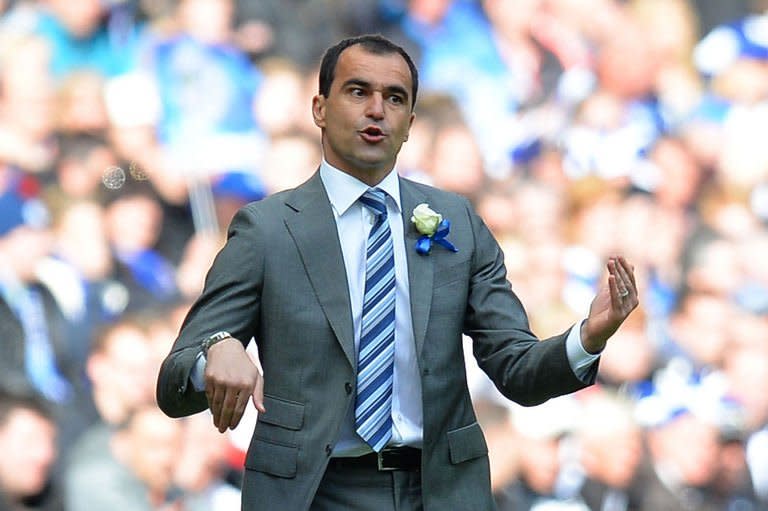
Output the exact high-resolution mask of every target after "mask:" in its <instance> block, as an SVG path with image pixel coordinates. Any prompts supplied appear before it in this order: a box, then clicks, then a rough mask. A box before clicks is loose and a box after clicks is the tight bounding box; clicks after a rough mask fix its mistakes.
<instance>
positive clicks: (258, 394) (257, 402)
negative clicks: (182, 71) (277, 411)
mask: <svg viewBox="0 0 768 511" xmlns="http://www.w3.org/2000/svg"><path fill="white" fill-rule="evenodd" d="M251 401H253V406H255V407H256V409H257V410H258V411H259V412H261V413H264V412H266V411H267V409H266V408H265V407H264V379H263V378H262V377H261V376H259V379H258V381H257V382H256V387H255V388H254V389H253V392H251Z"/></svg>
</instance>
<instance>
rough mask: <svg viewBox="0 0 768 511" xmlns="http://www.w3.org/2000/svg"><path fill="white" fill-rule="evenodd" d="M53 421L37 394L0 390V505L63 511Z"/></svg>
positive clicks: (11, 510) (12, 510)
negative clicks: (56, 469)
mask: <svg viewBox="0 0 768 511" xmlns="http://www.w3.org/2000/svg"><path fill="white" fill-rule="evenodd" d="M56 433H57V429H56V424H55V422H54V420H53V417H52V415H51V413H50V411H49V410H48V408H47V407H46V405H45V404H44V403H43V402H42V401H40V399H39V398H38V397H37V396H34V395H31V394H25V393H20V392H16V391H8V390H0V452H2V453H3V455H2V456H0V509H2V510H3V511H32V510H40V511H63V510H64V507H63V502H62V499H61V495H60V490H59V489H58V486H57V481H58V479H56V480H54V475H55V472H54V471H53V466H54V462H55V461H56V458H57V456H58V451H57V448H56Z"/></svg>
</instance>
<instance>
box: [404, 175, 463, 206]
mask: <svg viewBox="0 0 768 511" xmlns="http://www.w3.org/2000/svg"><path fill="white" fill-rule="evenodd" d="M400 186H401V188H410V189H411V190H413V191H415V192H416V193H418V194H421V195H424V196H425V197H427V198H430V199H436V200H440V201H443V202H450V203H454V204H462V205H466V206H469V200H468V199H467V198H466V197H464V196H463V195H460V194H458V193H455V192H449V191H446V190H441V189H440V188H437V187H434V186H432V185H428V184H424V183H419V182H417V181H412V180H410V179H408V178H404V177H401V178H400Z"/></svg>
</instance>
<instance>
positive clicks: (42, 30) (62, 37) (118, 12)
mask: <svg viewBox="0 0 768 511" xmlns="http://www.w3.org/2000/svg"><path fill="white" fill-rule="evenodd" d="M39 4H40V12H39V17H38V19H37V22H36V25H35V32H36V33H38V34H40V35H41V36H43V37H44V38H45V39H46V40H47V41H48V43H49V44H50V47H51V54H52V57H51V68H50V69H51V72H52V73H53V75H54V76H56V77H63V76H66V75H67V74H69V73H72V72H74V71H78V70H83V69H91V70H95V71H97V72H99V73H100V74H103V75H104V76H114V75H117V74H120V73H123V72H125V71H126V70H128V69H130V68H131V67H132V66H133V64H134V60H133V58H135V52H136V49H137V46H138V41H139V34H140V30H139V27H138V26H137V25H136V24H135V23H134V21H135V20H134V19H133V13H132V12H131V10H130V3H129V2H127V1H122V0H118V1H115V2H101V1H99V0H79V1H77V2H71V1H69V0H43V1H41V2H40V3H39Z"/></svg>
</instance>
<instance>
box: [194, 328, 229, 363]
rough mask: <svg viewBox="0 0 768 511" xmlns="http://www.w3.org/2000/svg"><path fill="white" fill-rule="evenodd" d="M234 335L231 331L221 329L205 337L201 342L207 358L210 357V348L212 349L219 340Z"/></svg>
mask: <svg viewBox="0 0 768 511" xmlns="http://www.w3.org/2000/svg"><path fill="white" fill-rule="evenodd" d="M230 337H232V336H231V335H230V333H229V332H225V331H223V330H222V331H221V332H216V333H215V334H213V335H210V336H208V337H206V338H205V339H203V342H202V343H201V345H202V349H203V356H204V357H205V358H206V359H207V358H208V350H209V349H211V346H213V345H214V344H216V343H217V342H219V341H223V340H224V339H229V338H230Z"/></svg>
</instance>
